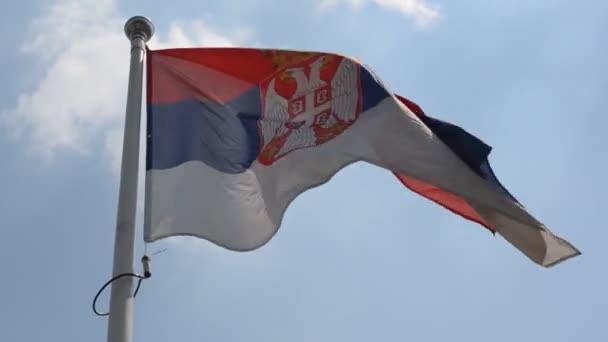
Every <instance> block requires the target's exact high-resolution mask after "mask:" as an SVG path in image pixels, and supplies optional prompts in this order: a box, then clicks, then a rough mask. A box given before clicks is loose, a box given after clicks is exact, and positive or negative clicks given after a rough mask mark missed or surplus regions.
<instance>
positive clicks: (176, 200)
mask: <svg viewBox="0 0 608 342" xmlns="http://www.w3.org/2000/svg"><path fill="white" fill-rule="evenodd" d="M147 56H148V57H147V82H148V84H147V97H148V98H147V102H148V106H147V110H148V120H147V122H148V127H147V163H146V164H147V165H146V166H147V169H146V206H145V223H144V239H145V240H146V241H148V242H151V241H155V240H158V239H161V238H165V237H169V236H174V235H191V236H196V237H199V238H203V239H207V240H209V241H211V242H213V243H216V244H218V245H220V246H223V247H225V248H228V249H231V250H241V251H245V250H252V249H255V248H258V247H260V246H262V245H264V244H265V243H266V242H267V241H269V240H270V239H271V238H272V236H273V235H274V234H275V233H276V231H277V230H278V229H279V227H280V225H281V221H282V218H283V214H284V212H285V210H286V209H287V207H288V206H289V204H290V203H291V201H293V200H294V199H295V198H296V197H297V196H298V195H300V194H301V193H303V192H304V191H306V190H308V189H310V188H313V187H316V186H319V185H322V184H323V183H325V182H327V181H329V179H330V178H331V177H332V176H333V175H334V174H336V173H337V172H338V171H339V170H340V169H342V168H343V167H345V166H347V165H349V164H351V163H354V162H358V161H364V162H368V163H371V164H373V165H376V166H379V167H381V168H384V169H386V170H389V171H391V172H393V173H395V175H396V176H397V177H398V179H399V180H400V181H401V182H402V183H403V184H404V185H405V186H406V187H408V188H409V189H411V190H412V191H414V192H416V193H418V194H420V195H422V196H424V197H426V198H428V199H430V200H432V201H434V202H436V203H438V204H440V205H441V206H443V207H445V208H447V209H449V210H451V211H452V212H454V213H456V214H459V215H461V216H463V217H465V218H467V219H469V220H472V221H475V222H477V223H479V224H481V225H483V226H485V227H486V228H487V229H489V230H491V231H492V232H496V233H498V234H500V235H501V236H503V237H504V238H505V239H506V240H508V241H509V242H510V243H511V244H513V245H514V246H515V247H516V248H517V249H519V250H520V251H521V252H523V253H524V254H525V255H527V256H528V257H529V258H530V259H531V260H533V261H534V262H536V263H538V264H540V265H543V266H547V267H548V266H552V265H554V264H557V263H559V262H560V261H563V260H565V259H568V258H570V257H573V256H576V255H579V254H580V253H579V251H578V250H577V249H576V248H574V247H573V246H572V245H571V244H570V243H568V242H567V241H565V240H563V239H561V238H559V237H557V236H555V235H554V234H552V233H551V232H550V231H549V230H548V229H547V228H546V227H545V226H544V225H543V224H542V223H540V222H539V221H538V220H537V219H535V218H534V217H533V216H531V215H530V214H529V213H528V212H527V211H526V209H525V208H524V207H523V206H522V205H521V204H520V203H519V202H518V201H517V200H516V199H515V198H514V197H513V196H512V195H511V194H509V192H508V191H507V190H506V189H505V188H504V187H503V186H502V185H501V184H500V183H499V182H498V180H497V179H496V177H495V176H494V173H493V171H492V169H491V168H490V165H489V163H488V160H487V156H488V155H489V153H490V147H489V146H488V145H486V144H485V143H483V142H482V141H480V140H479V139H477V138H476V137H474V136H473V135H471V134H469V133H467V132H466V131H464V130H463V129H462V128H460V127H458V126H455V125H452V124H450V123H447V122H443V121H441V120H438V119H435V118H431V117H429V116H427V115H425V113H424V112H423V111H422V110H421V108H420V107H418V105H416V104H415V103H414V102H412V101H410V100H408V99H406V98H404V97H402V96H398V95H394V94H392V93H390V92H389V91H388V90H387V88H386V87H385V86H384V85H383V84H382V82H381V80H380V79H379V78H377V77H376V76H375V75H374V74H373V73H372V72H371V71H370V70H369V69H368V68H367V67H365V66H364V65H362V64H360V63H358V62H356V61H355V60H353V59H350V58H348V57H344V56H340V55H336V54H328V53H317V52H302V51H285V50H258V49H240V48H210V49H207V48H206V49H170V50H159V51H149V53H148V55H147Z"/></svg>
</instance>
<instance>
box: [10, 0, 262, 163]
mask: <svg viewBox="0 0 608 342" xmlns="http://www.w3.org/2000/svg"><path fill="white" fill-rule="evenodd" d="M126 19H127V18H126V17H122V16H121V15H120V14H119V12H118V10H117V8H116V1H115V0H55V1H53V2H52V3H51V4H50V5H49V7H48V8H47V10H46V11H45V12H44V13H43V14H42V16H40V17H39V18H36V19H34V20H32V22H31V23H30V25H29V28H28V33H27V37H26V39H25V42H24V44H23V45H22V52H23V53H24V54H26V55H28V56H30V57H32V58H33V59H34V60H35V61H36V63H39V64H40V65H41V66H42V67H43V68H42V69H43V72H42V74H41V77H40V79H39V80H38V81H37V82H36V83H35V84H34V85H33V87H32V88H31V89H29V90H28V91H26V92H24V93H22V94H20V95H19V96H18V98H17V99H16V104H15V105H14V107H12V108H6V109H5V108H3V109H2V111H1V112H0V119H1V123H2V124H3V126H5V128H6V129H7V131H8V132H10V133H12V134H13V136H14V137H15V138H17V139H20V140H23V141H26V142H27V143H28V146H29V149H30V151H31V152H35V153H36V154H38V155H41V156H43V157H45V158H46V159H47V160H50V159H51V158H52V157H53V156H54V155H55V154H56V153H58V152H65V151H69V152H77V153H90V152H91V150H92V148H93V146H94V145H99V144H98V142H100V141H101V142H103V143H102V146H103V148H104V152H105V155H106V156H108V157H109V161H110V162H111V165H112V168H113V170H114V171H117V170H118V167H119V165H120V153H121V151H120V147H121V144H122V124H123V118H124V109H125V101H126V87H127V76H128V64H129V42H128V40H127V38H126V37H125V36H124V33H123V25H124V23H125V21H126ZM249 36H250V32H249V31H247V30H244V29H241V30H240V31H235V32H233V33H230V34H223V33H221V32H218V31H216V30H214V29H212V28H210V27H209V26H207V24H206V23H205V22H204V21H202V20H194V21H187V22H177V21H176V22H172V23H170V25H169V29H168V31H167V32H166V34H163V32H157V34H156V36H155V37H154V38H153V39H152V41H151V42H150V44H149V45H150V47H151V48H167V47H190V46H231V45H236V44H240V43H242V42H243V41H244V40H246V39H249Z"/></svg>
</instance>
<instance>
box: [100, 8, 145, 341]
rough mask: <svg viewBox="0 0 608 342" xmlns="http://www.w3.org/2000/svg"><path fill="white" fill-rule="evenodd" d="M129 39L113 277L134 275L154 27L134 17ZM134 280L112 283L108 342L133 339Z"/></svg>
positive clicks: (127, 29)
mask: <svg viewBox="0 0 608 342" xmlns="http://www.w3.org/2000/svg"><path fill="white" fill-rule="evenodd" d="M124 29H125V34H126V35H127V38H129V40H131V64H130V68H129V88H128V91H127V108H126V117H125V130H124V140H123V147H122V166H121V171H120V190H119V194H118V213H117V220H116V235H115V238H114V265H113V270H112V276H113V277H115V276H117V275H119V274H123V273H133V262H134V257H135V213H136V205H137V176H138V175H137V174H138V166H139V165H138V164H139V130H140V122H141V121H140V118H141V102H142V83H143V73H144V57H145V54H146V42H147V41H148V40H149V39H150V38H151V37H152V35H153V34H154V25H152V22H151V21H150V20H149V19H147V18H145V17H139V16H136V17H133V18H131V19H129V20H128V21H127V22H126V23H125V27H124ZM132 291H133V278H132V277H122V278H120V279H117V280H116V281H114V282H113V283H112V292H111V294H110V314H109V320H108V340H107V341H108V342H130V341H131V340H132V337H133V295H132Z"/></svg>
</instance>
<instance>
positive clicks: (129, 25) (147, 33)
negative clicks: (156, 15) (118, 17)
mask: <svg viewBox="0 0 608 342" xmlns="http://www.w3.org/2000/svg"><path fill="white" fill-rule="evenodd" d="M125 34H126V35H127V38H129V39H130V40H133V39H135V38H141V39H143V40H144V42H147V41H148V40H150V38H152V36H153V35H154V24H152V21H151V20H150V19H148V18H146V17H142V16H135V17H132V18H131V19H129V20H127V22H126V23H125Z"/></svg>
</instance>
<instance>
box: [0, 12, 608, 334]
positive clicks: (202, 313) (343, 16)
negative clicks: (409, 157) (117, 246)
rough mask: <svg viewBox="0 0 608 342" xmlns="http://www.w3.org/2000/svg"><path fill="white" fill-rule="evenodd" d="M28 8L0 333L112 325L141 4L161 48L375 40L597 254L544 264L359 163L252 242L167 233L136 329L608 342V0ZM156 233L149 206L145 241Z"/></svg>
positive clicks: (4, 230)
mask: <svg viewBox="0 0 608 342" xmlns="http://www.w3.org/2000/svg"><path fill="white" fill-rule="evenodd" d="M11 6H12V7H10V9H5V10H4V15H3V19H2V21H0V35H1V36H2V37H3V38H4V39H3V42H4V48H3V52H2V53H1V54H0V74H1V75H2V76H3V77H2V79H3V82H2V83H1V84H0V90H1V91H0V132H2V134H0V154H1V155H2V157H3V161H2V167H0V179H2V196H0V213H1V214H2V218H3V219H2V224H1V225H0V233H1V236H2V237H1V238H0V269H1V270H2V274H3V277H2V281H0V304H1V308H2V309H1V310H0V322H1V323H0V340H1V341H40V340H42V341H48V340H53V341H105V336H106V319H105V318H99V317H96V316H94V315H93V314H92V312H91V310H90V303H91V299H92V296H93V295H94V294H95V292H96V291H97V289H98V287H99V286H100V285H101V284H103V283H104V282H105V281H106V280H107V279H108V278H109V275H110V272H111V262H112V244H113V237H114V222H115V214H116V200H117V189H118V176H117V170H118V167H119V165H118V158H119V156H120V154H119V153H120V144H121V141H120V139H121V132H122V123H123V121H122V120H123V115H124V103H125V96H126V93H125V88H126V76H127V68H128V50H129V45H128V41H127V39H126V38H125V37H124V36H123V33H122V25H123V24H124V21H125V20H126V19H127V18H128V17H130V16H132V15H146V16H149V17H150V18H152V19H153V21H154V23H155V25H156V28H157V36H156V37H155V40H154V41H152V42H151V47H152V48H160V47H184V46H212V45H214V46H217V45H237V46H257V47H276V48H291V49H311V50H322V51H330V52H339V53H343V54H348V55H354V56H358V57H359V58H361V59H363V60H364V61H365V63H367V64H369V65H371V66H372V67H373V68H374V69H375V70H376V72H377V73H378V74H379V75H380V76H381V77H382V79H383V80H384V81H385V82H386V83H387V84H388V85H389V86H390V87H391V88H392V90H393V91H395V92H398V93H400V94H402V95H404V96H406V97H409V98H411V99H413V100H415V101H416V102H418V103H419V104H420V105H421V106H422V107H423V108H424V109H425V110H426V111H427V112H429V113H430V114H431V115H433V116H436V117H439V118H442V119H446V120H449V121H451V122H454V123H456V124H459V125H460V126H462V127H465V128H466V129H467V130H469V131H470V132H472V133H474V134H475V135H477V136H478V137H480V138H482V139H483V140H485V141H486V142H487V143H489V144H490V145H492V146H493V147H494V151H493V153H492V155H491V163H492V165H493V167H494V169H495V171H496V173H497V174H498V176H499V178H500V179H501V181H502V182H503V184H505V185H506V186H507V187H508V188H509V189H510V191H511V192H512V193H513V194H515V195H516V196H517V197H518V198H519V199H520V200H521V202H523V203H524V204H525V205H526V206H527V207H528V209H529V210H530V212H531V213H533V214H534V215H535V216H536V217H538V218H539V219H540V220H541V221H543V222H545V223H546V224H547V226H548V227H549V228H550V229H552V230H553V231H554V232H555V233H556V234H558V235H560V236H562V237H564V238H566V239H568V240H569V241H570V242H572V243H573V244H574V245H575V246H576V247H578V248H579V249H580V250H581V251H582V253H583V255H582V256H580V257H578V258H575V259H572V260H569V261H567V262H566V263H564V264H561V265H558V266H557V267H555V268H552V269H542V268H540V267H538V266H537V265H535V264H533V263H532V262H530V261H529V260H528V259H527V258H525V257H524V256H523V255H522V254H521V253H519V252H518V251H517V250H515V249H514V248H513V247H511V246H510V245H509V244H508V243H507V242H506V241H505V240H504V239H502V238H500V237H499V236H496V237H495V236H492V235H491V234H489V233H488V232H487V231H486V230H484V229H483V228H481V227H480V226H478V225H476V224H473V223H471V222H468V221H465V220H463V219H461V218H459V217H456V216H454V215H453V214H451V213H449V212H447V211H445V210H443V209H441V208H439V207H438V206H436V205H434V204H433V203H430V202H428V201H426V200H425V199H423V198H421V197H419V196H417V195H415V194H412V193H410V192H408V190H406V189H405V188H403V187H402V186H401V185H400V184H399V182H398V181H397V180H396V179H395V178H394V177H393V176H392V175H391V174H390V173H388V172H386V171H384V170H380V169H378V168H375V167H372V166H369V165H366V164H355V165H353V166H350V167H348V168H347V169H345V170H343V171H342V172H341V173H339V174H338V175H337V176H336V177H335V178H334V179H333V180H332V181H331V182H330V183H328V184H326V185H325V186H323V187H320V188H317V189H314V190H310V191H308V192H306V193H304V194H303V195H302V196H301V197H299V198H298V199H297V200H296V201H295V202H294V203H293V205H292V206H291V207H290V209H289V210H288V211H287V214H286V216H285V220H284V224H283V227H282V228H281V230H280V231H279V233H278V234H277V235H276V236H275V238H274V239H273V240H272V241H271V242H270V243H269V244H267V245H266V246H264V247H263V248H261V249H259V250H256V251H254V252H250V253H236V252H229V251H226V250H223V249H221V248H220V247H218V246H215V245H212V244H210V243H208V242H206V241H203V240H197V239H186V238H174V239H166V240H163V241H160V242H156V243H154V244H151V245H150V246H149V250H150V251H152V252H153V251H157V250H162V249H165V248H167V251H166V252H164V253H162V254H159V255H157V256H155V257H154V258H153V273H154V275H153V277H152V279H150V280H148V281H146V282H145V283H144V284H143V288H142V290H141V292H140V294H139V295H138V298H137V300H136V312H135V340H136V341H166V340H175V341H268V342H271V341H351V342H354V341H407V340H414V341H446V340H467V341H487V340H492V341H519V340H524V341H531V340H536V341H552V342H557V341H572V340H581V341H606V340H608V330H606V328H605V323H606V317H608V312H606V311H607V309H606V308H607V307H608V294H606V289H607V288H608V276H607V275H606V271H605V270H606V269H608V252H606V248H605V246H606V243H608V233H607V232H606V229H605V226H606V224H605V219H604V216H603V214H604V213H605V207H606V205H605V203H606V202H605V194H606V193H607V192H608V183H607V182H606V181H605V175H606V174H607V173H608V161H607V158H606V151H605V148H606V144H605V141H604V138H603V134H604V130H605V127H606V126H608V119H607V116H606V108H608V96H606V89H608V65H607V63H606V61H608V47H607V45H606V43H605V33H606V32H608V3H606V2H601V1H590V0H587V1H585V0H583V1H578V2H573V1H562V0H556V1H551V2H534V1H525V0H512V1H500V2H498V1H493V2H490V1H471V0H464V1H458V2H454V1H449V2H448V1H440V0H428V1H418V0H368V1H366V0H359V1H356V0H342V1H339V0H338V1H327V0H307V1H297V2H296V1H293V2H292V1H283V2H276V1H271V0H260V1H247V2H245V1H237V0H225V1H179V0H174V1H171V2H170V3H168V2H166V1H160V0H150V1H145V2H143V1H129V2H126V1H121V2H119V1H116V0H102V1H94V0H82V1H75V0H49V1H43V0H38V1H20V2H18V3H14V4H13V5H11ZM140 197H141V196H140ZM140 209H141V206H140ZM141 238H142V235H141V220H138V239H139V240H138V251H139V252H138V257H139V256H141V253H142V244H141ZM137 266H138V267H139V264H137ZM107 299H108V296H104V297H102V298H101V302H100V306H102V310H105V309H106V307H107Z"/></svg>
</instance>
